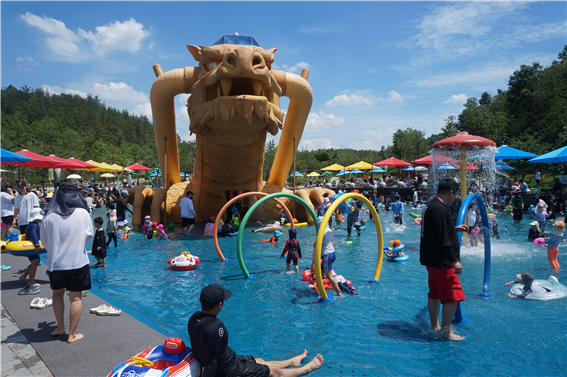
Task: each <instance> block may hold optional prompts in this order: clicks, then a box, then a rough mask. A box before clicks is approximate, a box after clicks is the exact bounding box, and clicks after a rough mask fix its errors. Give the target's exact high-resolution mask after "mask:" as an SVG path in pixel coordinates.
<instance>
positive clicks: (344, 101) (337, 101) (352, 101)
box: [325, 94, 374, 107]
mask: <svg viewBox="0 0 567 377" xmlns="http://www.w3.org/2000/svg"><path fill="white" fill-rule="evenodd" d="M373 102H374V100H373V98H372V97H366V96H359V95H357V94H351V95H347V94H341V95H339V96H335V97H334V98H333V99H331V100H329V101H327V103H325V106H329V107H333V106H353V105H372V103H373Z"/></svg>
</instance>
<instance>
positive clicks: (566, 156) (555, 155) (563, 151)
mask: <svg viewBox="0 0 567 377" xmlns="http://www.w3.org/2000/svg"><path fill="white" fill-rule="evenodd" d="M530 162H531V163H532V164H535V163H540V162H543V163H546V164H555V163H558V162H567V146H565V147H562V148H559V149H556V150H554V151H551V152H549V153H546V154H544V155H541V156H539V157H536V158H532V159H531V160H530Z"/></svg>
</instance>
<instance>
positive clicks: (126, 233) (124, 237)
mask: <svg viewBox="0 0 567 377" xmlns="http://www.w3.org/2000/svg"><path fill="white" fill-rule="evenodd" d="M131 230H132V229H130V227H129V226H125V227H124V234H123V235H121V236H120V237H119V238H120V239H121V240H123V239H126V238H128V237H130V231H131Z"/></svg>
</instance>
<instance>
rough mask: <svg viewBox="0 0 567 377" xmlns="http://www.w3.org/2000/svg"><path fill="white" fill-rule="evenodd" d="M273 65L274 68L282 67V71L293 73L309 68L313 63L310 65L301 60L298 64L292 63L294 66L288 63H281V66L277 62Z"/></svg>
mask: <svg viewBox="0 0 567 377" xmlns="http://www.w3.org/2000/svg"><path fill="white" fill-rule="evenodd" d="M272 67H273V68H274V69H280V70H282V71H287V72H291V73H296V72H299V71H301V70H303V69H304V68H309V67H311V65H309V64H308V63H305V62H299V63H296V64H294V65H292V66H289V65H287V64H283V65H281V66H279V65H277V64H273V65H272Z"/></svg>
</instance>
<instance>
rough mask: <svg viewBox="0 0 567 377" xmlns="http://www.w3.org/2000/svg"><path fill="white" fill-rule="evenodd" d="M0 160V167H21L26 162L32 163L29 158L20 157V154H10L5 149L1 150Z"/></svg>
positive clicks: (31, 159)
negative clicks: (0, 162)
mask: <svg viewBox="0 0 567 377" xmlns="http://www.w3.org/2000/svg"><path fill="white" fill-rule="evenodd" d="M0 159H1V160H2V165H20V166H22V165H23V164H24V162H26V161H34V159H33V158H31V157H26V156H22V155H20V154H17V153H14V152H10V151H8V150H6V149H2V151H1V152H0Z"/></svg>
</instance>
